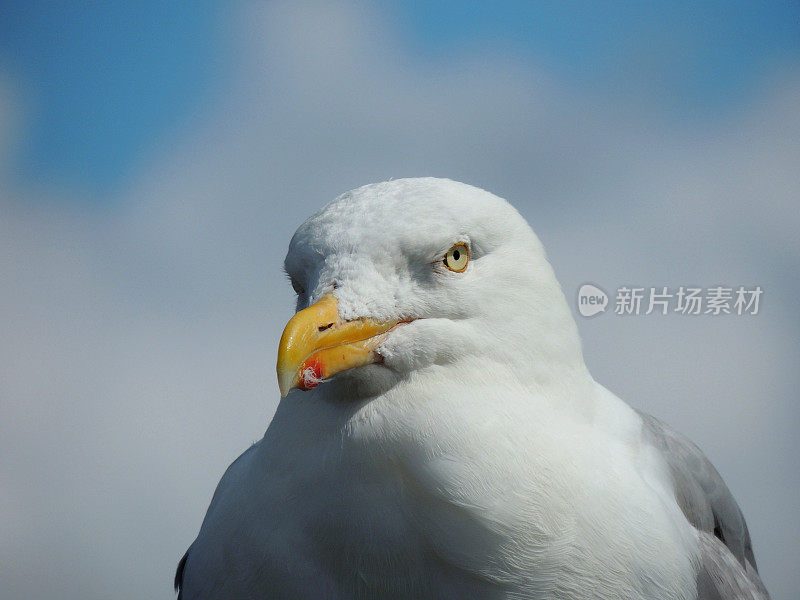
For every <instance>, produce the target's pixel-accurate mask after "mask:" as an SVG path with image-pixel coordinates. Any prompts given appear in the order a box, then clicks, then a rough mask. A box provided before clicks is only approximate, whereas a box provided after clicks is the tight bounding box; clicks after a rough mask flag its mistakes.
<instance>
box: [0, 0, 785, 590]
mask: <svg viewBox="0 0 800 600" xmlns="http://www.w3.org/2000/svg"><path fill="white" fill-rule="evenodd" d="M229 34H230V39H231V42H232V44H233V45H234V47H236V48H237V49H238V50H237V52H238V56H239V61H238V63H237V69H236V74H235V76H234V77H233V82H232V84H231V88H230V90H229V93H227V94H225V97H224V98H223V99H222V100H220V101H219V102H218V104H217V105H216V106H214V107H212V108H209V109H208V110H207V111H206V112H205V113H204V114H203V115H201V116H199V117H197V119H196V121H195V122H194V123H192V124H191V127H189V128H187V130H185V131H183V132H182V133H181V134H180V135H177V136H176V137H175V138H174V139H172V140H169V143H166V144H164V145H163V147H162V148H160V149H159V151H158V152H157V153H155V154H154V155H153V156H152V157H151V158H150V162H149V164H148V165H146V166H145V167H144V168H143V169H142V175H141V177H140V178H139V180H138V181H137V182H136V184H135V185H134V186H132V188H131V189H129V190H128V191H127V192H126V193H125V194H123V197H122V198H121V199H120V201H119V202H118V203H116V204H115V205H114V207H113V208H110V209H108V210H107V211H106V212H104V213H103V212H101V213H100V214H98V213H97V212H96V211H92V212H90V211H87V210H85V209H82V208H75V207H71V206H70V205H69V204H67V205H65V204H59V203H52V202H37V201H36V200H38V199H39V197H43V198H47V197H50V196H53V195H55V194H59V195H60V194H64V193H72V194H77V193H79V192H77V191H74V190H72V191H70V190H65V189H56V190H53V189H50V190H41V189H39V190H35V191H31V190H26V189H10V188H9V186H5V187H4V188H3V189H4V190H5V191H3V192H2V197H0V249H1V250H2V252H0V273H2V279H3V286H2V287H0V309H1V310H2V312H3V314H5V315H13V319H7V320H3V321H0V335H2V338H1V339H3V340H4V342H3V343H2V344H0V395H2V402H0V456H3V461H2V462H0V481H2V482H3V484H2V486H1V487H0V579H2V580H3V581H4V585H5V586H6V589H7V590H8V591H9V593H10V594H11V596H12V597H22V596H24V597H28V598H45V597H55V596H58V597H62V598H92V597H97V598H100V597H110V596H111V595H113V596H114V597H118V598H126V597H130V598H141V597H153V598H155V597H164V598H166V597H169V595H170V588H169V585H170V578H171V574H172V571H173V569H174V566H175V563H176V562H177V559H178V558H180V555H181V553H182V552H183V550H184V549H185V547H186V545H187V544H188V543H189V542H190V541H191V539H192V538H193V536H194V534H195V532H196V530H197V528H198V527H199V525H200V521H201V519H202V516H203V513H204V510H205V508H206V506H207V503H208V500H209V499H210V495H211V493H212V491H213V487H214V485H215V484H216V482H217V480H218V479H219V476H220V475H221V473H222V472H223V470H224V468H225V467H226V466H227V464H228V463H229V462H230V461H231V460H232V459H233V458H235V456H236V455H237V453H238V452H240V451H241V450H243V449H244V448H245V447H246V446H247V445H248V444H249V443H250V442H251V441H253V440H255V439H256V438H258V437H260V435H261V434H262V433H263V430H264V429H265V428H266V425H267V423H268V421H269V418H270V415H271V413H272V411H273V410H274V407H275V404H276V401H277V398H278V394H277V387H276V384H275V382H274V375H273V364H274V359H275V351H276V348H275V346H276V343H277V339H278V337H279V334H280V330H281V327H282V325H283V323H284V322H285V320H286V318H287V317H288V316H289V314H290V312H291V306H292V299H291V295H290V288H289V286H288V285H287V284H286V283H285V281H284V279H283V276H282V274H281V271H280V264H281V261H282V259H283V253H284V251H285V247H286V244H287V242H288V239H289V237H290V236H291V234H292V232H293V231H294V228H295V227H296V226H297V225H298V224H299V223H300V222H301V221H302V220H303V219H304V218H305V216H307V215H308V214H310V213H311V212H312V211H313V210H315V209H316V208H318V207H319V206H320V205H321V204H322V203H323V202H325V201H327V200H329V199H331V198H332V197H334V196H335V195H337V194H338V193H340V192H342V191H344V190H346V189H349V188H351V187H355V186H357V185H361V184H363V183H366V182H369V181H375V180H379V179H386V178H389V177H392V176H394V177H399V176H409V175H439V176H447V177H451V178H454V179H461V180H464V181H467V182H469V183H474V184H476V185H480V186H481V187H485V188H487V189H489V190H491V191H494V192H496V193H498V194H500V195H502V196H504V197H506V198H508V199H509V200H511V201H512V202H514V203H515V204H516V205H517V206H518V207H519V208H520V210H521V211H522V212H523V213H524V214H525V215H526V217H528V219H529V220H530V222H531V224H532V225H533V226H534V228H535V229H536V230H537V232H538V233H539V235H540V237H541V238H542V239H543V241H544V242H545V245H546V247H548V249H549V252H550V256H551V258H552V260H553V262H554V264H555V267H556V270H557V273H558V274H559V276H560V279H561V281H562V284H563V285H564V289H565V292H566V294H567V296H568V297H569V298H572V296H573V295H574V293H575V290H576V289H577V287H578V285H579V284H581V283H583V282H585V281H595V282H597V283H600V284H601V285H604V286H605V287H606V289H613V288H615V286H617V285H621V284H623V283H640V284H641V285H648V286H649V285H653V286H660V285H688V284H698V283H699V284H701V285H713V284H717V283H728V284H731V285H738V284H745V285H751V284H760V285H762V287H764V289H765V290H766V291H765V295H764V298H763V307H762V314H760V315H758V316H757V317H750V318H746V317H729V318H724V319H716V320H715V319H712V318H710V317H698V318H694V319H691V318H684V317H672V318H665V319H658V318H653V317H649V318H644V317H639V318H630V319H627V320H626V319H623V318H620V317H615V316H613V315H611V314H606V315H601V316H599V317H597V318H596V319H592V320H581V321H580V322H579V325H580V327H581V330H582V333H583V336H584V340H585V347H586V356H587V360H588V362H589V364H590V366H591V367H592V369H593V372H594V373H595V376H596V377H597V379H598V380H599V381H601V382H602V383H604V384H605V385H607V387H609V388H610V389H612V390H613V391H615V392H617V393H619V394H620V395H622V396H623V397H624V398H626V399H627V400H629V401H630V402H631V403H632V404H634V405H635V406H638V407H643V408H646V409H648V410H652V411H653V412H655V413H656V414H658V415H659V416H661V417H663V418H665V419H667V420H668V421H670V422H671V423H673V424H674V425H676V426H677V427H678V428H679V429H681V430H683V431H684V432H686V433H688V434H690V436H691V437H693V438H694V439H695V441H697V442H698V443H699V444H700V445H701V446H702V447H703V448H704V449H706V450H707V452H708V453H709V455H710V456H711V457H712V458H713V459H714V461H715V462H716V464H717V466H718V468H719V469H720V471H721V472H722V474H723V475H724V476H725V477H726V479H727V480H728V482H729V483H730V484H731V487H732V489H733V490H734V492H735V494H736V496H737V498H739V499H740V502H741V504H742V505H743V508H744V510H745V514H746V516H747V518H748V521H749V523H750V525H751V530H752V533H753V536H754V539H755V542H756V555H757V557H759V559H760V563H761V565H760V566H761V570H762V572H763V574H764V576H765V580H766V582H767V584H768V586H769V587H770V589H771V591H772V592H773V595H774V597H775V598H780V597H788V595H789V593H790V590H794V589H796V588H797V587H798V585H800V581H799V580H798V578H797V573H796V563H797V557H798V543H797V539H800V536H798V533H800V531H798V523H797V520H796V519H794V520H791V518H788V517H787V516H788V515H792V516H794V515H796V514H798V511H800V502H799V501H798V499H797V489H798V484H800V476H798V475H797V473H796V472H797V470H796V468H794V465H793V460H794V456H796V454H797V450H798V448H797V445H798V444H797V441H796V437H795V435H794V431H795V429H796V428H797V426H798V425H800V422H799V421H800V410H798V408H797V404H796V398H795V395H796V391H795V390H796V389H797V385H798V383H800V382H799V381H798V375H797V374H796V371H795V368H796V365H797V363H798V359H800V356H798V347H797V342H796V339H795V338H796V335H795V334H796V331H797V329H798V327H797V325H798V319H800V316H799V315H800V313H798V312H797V311H796V309H795V306H796V298H797V295H798V293H800V285H798V283H797V281H798V279H797V270H798V266H800V265H799V264H798V263H800V249H799V248H798V243H797V235H796V234H797V231H798V225H800V223H798V219H799V217H798V214H800V213H798V211H797V209H796V202H797V200H796V199H797V198H798V197H800V189H798V188H800V180H799V179H798V177H797V175H796V168H795V166H796V165H797V164H800V142H798V140H800V136H798V135H797V133H798V132H797V129H798V127H799V126H800V109H798V106H797V104H796V102H794V101H793V98H796V90H797V86H798V85H800V77H798V74H797V73H787V74H786V75H785V78H784V80H782V81H776V83H775V85H774V87H773V88H772V89H770V90H767V91H765V93H764V94H763V96H762V98H761V100H760V102H758V103H756V104H755V105H753V106H752V107H751V108H750V109H748V110H747V111H746V112H744V113H742V114H738V115H729V116H727V117H724V118H720V119H718V120H717V121H716V122H715V123H713V124H700V125H697V124H694V125H693V126H691V127H690V126H688V125H686V124H682V123H675V122H664V121H663V120H659V119H657V118H655V117H651V116H650V115H649V113H648V111H647V107H646V106H637V105H636V104H635V103H632V104H631V105H628V106H626V105H625V104H624V103H619V102H618V98H617V99H615V102H614V103H611V102H608V101H606V100H605V99H603V98H598V97H593V96H587V97H584V96H582V95H581V94H580V93H579V92H576V91H574V90H571V89H570V88H569V86H566V85H564V84H562V83H561V82H559V81H558V80H557V78H555V77H553V76H552V75H551V74H548V73H544V72H541V71H540V70H537V69H535V68H533V67H531V66H530V65H528V64H526V63H525V62H524V61H523V60H521V59H520V60H516V59H514V58H510V57H508V56H503V55H499V54H497V53H493V52H491V51H485V50H487V49H480V48H478V49H474V50H472V51H471V52H472V53H471V54H469V55H466V56H464V55H461V56H450V57H447V58H440V59H437V60H434V61H431V60H428V59H425V58H421V57H419V56H415V55H414V54H413V53H409V52H407V51H406V50H405V49H404V42H403V39H402V37H401V35H400V32H399V31H397V30H395V29H394V28H393V27H392V25H391V23H389V22H388V21H387V20H386V18H385V17H384V16H383V15H381V14H380V13H377V12H370V11H368V10H366V9H364V8H363V7H357V6H351V5H337V6H335V7H332V6H331V5H329V4H327V3H320V4H316V5H313V4H311V5H298V4H296V3H293V4H270V5H262V6H260V7H258V8H253V9H248V10H246V11H243V12H242V14H241V15H239V18H237V19H236V20H235V21H234V22H232V24H231V26H230V29H229ZM488 50H490V49H488ZM0 112H2V111H0ZM0 157H2V153H0ZM0 172H2V171H0ZM579 318H580V317H579ZM787 519H788V520H787ZM6 582H8V583H6Z"/></svg>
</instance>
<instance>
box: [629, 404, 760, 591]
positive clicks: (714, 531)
mask: <svg viewBox="0 0 800 600" xmlns="http://www.w3.org/2000/svg"><path fill="white" fill-rule="evenodd" d="M639 415H640V416H641V417H642V421H643V422H644V435H645V438H646V439H647V440H648V441H649V442H650V443H651V444H652V445H653V446H654V447H656V448H657V449H658V450H660V451H661V453H662V455H663V456H664V459H665V460H666V462H667V464H668V465H669V469H670V473H671V475H672V480H673V484H674V488H675V500H676V501H677V503H678V505H679V506H680V507H681V510H682V511H683V514H684V515H685V516H686V519H687V520H688V521H689V522H690V523H691V524H692V525H694V527H695V528H696V529H697V530H698V533H699V539H700V550H701V564H700V565H699V572H698V600H745V599H747V600H769V594H767V590H766V589H765V588H764V584H763V583H762V582H761V578H760V577H759V575H758V569H757V567H756V559H755V556H754V555H753V546H752V544H751V542H750V533H749V532H748V531H747V523H745V520H744V516H742V511H741V510H740V509H739V505H738V504H736V500H734V498H733V495H732V494H731V492H730V490H728V486H726V485H725V482H724V481H723V480H722V477H721V476H720V474H719V473H718V472H717V470H716V469H715V468H714V465H712V464H711V461H709V460H708V459H707V458H706V457H705V455H704V454H703V453H702V452H701V451H700V448H698V447H697V446H695V445H694V444H693V443H692V442H691V441H689V440H688V439H687V438H685V437H684V436H682V435H681V434H679V433H678V432H677V431H675V430H674V429H672V428H671V427H669V426H668V425H665V424H664V423H662V422H661V421H659V420H658V419H656V418H655V417H652V416H650V415H648V414H645V413H639Z"/></svg>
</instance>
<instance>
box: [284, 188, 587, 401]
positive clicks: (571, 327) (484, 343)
mask: <svg viewBox="0 0 800 600" xmlns="http://www.w3.org/2000/svg"><path fill="white" fill-rule="evenodd" d="M285 270H286V273H287V274H288V276H289V278H290V279H291V282H292V286H293V287H294V289H295V291H296V292H297V312H296V314H295V315H294V316H293V317H292V318H291V319H290V320H289V322H288V324H287V325H286V328H285V330H284V332H283V335H282V337H281V341H280V347H279V351H278V365H277V373H278V383H279V387H280V391H281V395H282V396H286V395H287V394H288V393H289V392H290V391H291V390H299V391H304V390H309V389H311V388H314V387H316V386H317V385H318V384H320V383H325V389H327V390H334V391H335V392H339V393H341V395H342V397H348V398H353V397H359V396H364V395H371V394H377V393H380V392H381V391H382V390H385V389H387V388H389V387H392V386H394V385H396V384H397V383H399V382H401V381H407V380H409V379H414V378H417V379H418V378H423V379H424V378H425V377H426V376H428V375H431V374H433V375H435V374H436V373H438V372H440V370H441V369H444V368H450V369H455V370H454V371H450V373H451V374H456V377H457V378H460V379H463V380H468V379H469V377H475V376H478V377H479V376H480V375H479V374H480V373H481V372H485V368H484V369H482V368H480V367H486V365H491V366H492V369H493V371H492V373H493V375H494V376H495V377H496V376H497V375H498V374H502V376H503V377H505V378H508V379H512V380H514V381H516V382H519V383H520V384H521V385H527V386H546V385H548V383H550V382H552V381H554V380H560V381H563V379H564V378H565V377H566V376H568V375H569V374H571V373H576V372H582V371H583V370H584V369H585V367H584V363H583V358H582V355H581V348H580V341H579V338H578V334H577V329H576V327H575V322H574V320H573V318H572V315H571V313H570V310H569V307H568V305H567V303H566V300H565V298H564V295H563V293H562V291H561V288H560V286H559V284H558V282H557V281H556V279H555V276H554V274H553V271H552V268H551V267H550V264H549V263H548V261H547V258H546V256H545V253H544V250H543V248H542V245H541V243H540V242H539V240H538V238H537V237H536V235H535V234H534V233H533V231H532V230H531V228H530V227H529V226H528V224H527V223H526V221H525V220H524V219H523V218H522V216H521V215H520V214H519V213H518V212H517V211H516V209H514V208H513V207H512V206H511V205H510V204H509V203H507V202H506V201H505V200H502V199H501V198H498V197H497V196H494V195H493V194H490V193H488V192H486V191H484V190H481V189H478V188H475V187H472V186H469V185H466V184H462V183H457V182H454V181H450V180H446V179H435V178H420V179H399V180H393V181H388V182H383V183H377V184H372V185H367V186H364V187H361V188H358V189H356V190H353V191H350V192H347V193H345V194H343V195H342V196H340V197H338V198H337V199H335V200H334V201H332V202H331V203H330V204H328V205H327V206H325V207H324V208H323V209H322V210H320V211H319V212H317V213H316V214H314V215H312V216H311V217H310V218H309V219H308V220H307V221H306V222H305V223H303V224H302V225H301V226H300V227H299V229H298V230H297V232H296V233H295V234H294V236H293V237H292V240H291V243H290V245H289V251H288V254H287V256H286V260H285ZM476 367H479V368H476ZM476 373H477V374H478V375H476ZM459 374H461V375H459ZM299 391H298V392H295V393H299Z"/></svg>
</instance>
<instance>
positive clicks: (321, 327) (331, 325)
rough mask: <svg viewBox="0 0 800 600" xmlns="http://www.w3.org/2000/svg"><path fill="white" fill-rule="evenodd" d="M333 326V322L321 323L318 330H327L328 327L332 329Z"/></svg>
mask: <svg viewBox="0 0 800 600" xmlns="http://www.w3.org/2000/svg"><path fill="white" fill-rule="evenodd" d="M331 327H333V323H328V324H327V325H320V326H319V327H317V330H318V331H325V330H326V329H330V328H331Z"/></svg>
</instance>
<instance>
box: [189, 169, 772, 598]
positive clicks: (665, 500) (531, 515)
mask: <svg viewBox="0 0 800 600" xmlns="http://www.w3.org/2000/svg"><path fill="white" fill-rule="evenodd" d="M285 270H286V273H287V274H288V276H289V278H290V279H291V283H292V286H293V287H294V289H295V291H296V293H297V312H296V313H295V315H294V316H292V317H291V318H290V319H289V321H288V324H287V325H286V328H285V330H284V332H283V336H282V337H281V340H280V345H279V350H278V361H277V378H278V385H279V388H280V393H281V396H282V398H281V400H280V403H279V405H278V408H277V410H276V412H275V415H274V417H273V419H272V422H271V423H270V425H269V427H268V429H267V431H266V433H265V435H264V437H263V438H262V439H261V440H260V441H259V442H257V443H255V444H254V445H252V446H251V447H250V448H249V449H248V450H247V451H245V452H244V453H243V454H242V455H241V456H240V457H239V458H238V459H236V461H234V462H233V464H231V466H230V467H229V468H228V470H227V471H226V472H225V474H224V476H223V477H222V480H221V481H220V483H219V485H218V487H217V489H216V492H215V493H214V496H213V499H212V501H211V505H210V506H209V508H208V512H207V514H206V517H205V519H204V521H203V524H202V527H201V529H200V532H199V534H198V536H197V538H196V539H195V540H194V542H193V543H192V544H191V546H190V547H189V549H188V551H187V552H186V554H185V555H184V557H183V559H182V560H181V561H180V564H179V566H178V570H177V574H176V578H175V585H176V589H177V590H178V597H179V598H180V599H181V600H196V599H212V598H213V599H216V598H220V599H239V598H287V599H304V598H310V599H327V598H331V599H349V598H364V599H372V598H374V599H392V598H397V599H401V598H402V599H423V598H441V599H469V598H476V599H477V598H480V599H501V598H503V599H506V598H534V599H548V600H550V599H555V600H577V599H589V598H591V599H600V600H606V599H608V600H610V599H614V600H622V599H637V600H638V599H643V598H646V599H659V600H729V599H734V600H744V599H748V600H764V599H768V598H769V596H768V594H767V591H766V590H765V588H764V585H763V584H762V582H761V579H760V578H759V575H758V572H757V567H756V561H755V558H754V555H753V549H752V545H751V542H750V535H749V533H748V530H747V525H746V524H745V521H744V518H743V516H742V512H741V511H740V509H739V507H738V505H737V503H736V501H735V500H734V498H733V496H732V495H731V493H730V491H729V490H728V488H727V487H726V485H725V483H724V482H723V480H722V478H721V477H720V475H719V474H718V472H717V471H716V470H715V468H714V467H713V466H712V465H711V463H710V462H709V460H708V459H707V458H706V457H705V456H704V455H703V454H702V452H701V451H700V450H699V449H698V448H697V446H695V445H694V444H693V443H692V442H690V441H689V440H687V439H686V438H685V437H683V436H682V435H680V434H678V433H677V432H675V431H674V430H672V429H671V428H670V427H668V426H667V425H665V424H664V423H662V422H660V421H658V420H657V419H655V418H653V417H652V416H649V415H646V414H643V413H640V412H637V411H636V410H634V409H632V408H631V407H629V406H628V405H627V404H626V403H624V402H623V401H622V400H620V399H619V398H618V397H617V396H615V395H614V394H613V393H611V392H610V391H608V390H607V389H606V388H604V387H603V386H602V385H600V384H599V383H597V382H595V381H594V379H593V378H592V376H591V375H590V374H589V371H588V370H587V367H586V365H585V363H584V360H583V356H582V351H581V342H580V338H579V336H578V331H577V326H576V324H575V321H574V319H573V317H572V314H571V311H570V308H569V306H568V304H567V302H566V299H565V297H564V294H563V292H562V290H561V287H560V285H559V283H558V282H557V280H556V278H555V275H554V273H553V270H552V267H551V266H550V264H549V262H548V260H547V258H546V256H545V252H544V249H543V247H542V244H541V243H540V242H539V239H538V238H537V237H536V235H535V234H534V233H533V231H532V230H531V228H530V227H529V225H528V224H527V222H526V221H525V220H524V219H523V217H522V216H521V215H520V214H519V213H518V212H517V211H516V210H515V209H514V208H513V207H512V206H511V205H510V204H509V203H507V202H506V201H505V200H502V199H500V198H498V197H497V196H494V195H492V194H490V193H488V192H486V191H484V190H481V189H478V188H475V187H472V186H469V185H466V184H462V183H458V182H454V181H450V180H446V179H435V178H418V179H398V180H392V181H388V182H383V183H377V184H372V185H367V186H364V187H361V188H358V189H356V190H353V191H350V192H347V193H345V194H344V195H342V196H340V197H338V198H337V199H335V200H334V201H333V202H331V203H330V204H328V205H327V206H325V207H324V208H323V209H322V210H320V211H319V212H317V213H316V214H314V215H313V216H311V217H310V218H309V219H308V220H307V221H306V222H305V223H303V224H302V225H301V226H300V228H299V229H298V230H297V232H296V233H295V234H294V236H293V237H292V240H291V242H290V244H289V251H288V254H287V256H286V260H285Z"/></svg>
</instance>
